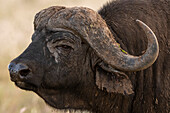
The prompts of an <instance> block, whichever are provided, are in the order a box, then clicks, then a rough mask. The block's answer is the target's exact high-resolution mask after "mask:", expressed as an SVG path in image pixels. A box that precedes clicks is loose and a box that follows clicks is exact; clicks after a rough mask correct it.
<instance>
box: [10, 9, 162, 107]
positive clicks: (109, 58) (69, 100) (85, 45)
mask: <svg viewBox="0 0 170 113" xmlns="http://www.w3.org/2000/svg"><path fill="white" fill-rule="evenodd" d="M137 23H138V24H139V25H140V26H141V27H142V28H143V30H144V31H145V33H146V35H147V38H148V47H147V50H146V52H145V53H144V54H143V55H141V56H132V55H129V54H128V53H125V52H122V49H121V47H120V45H119V44H118V43H117V42H116V41H115V38H114V36H113V35H112V33H111V31H110V30H109V28H108V26H107V24H106V22H105V21H104V20H103V19H102V18H101V16H100V15H99V14H98V13H97V12H95V11H93V10H91V9H88V8H84V7H73V8H65V7H50V8H48V9H44V10H42V11H40V12H39V13H38V14H37V15H36V16H35V20H34V30H35V32H34V34H33V36H32V42H31V44H30V45H29V46H28V48H27V49H26V50H25V51H24V52H23V53H22V54H21V55H20V56H18V57H17V58H15V59H14V60H13V61H11V63H10V65H9V71H10V76H11V80H12V81H13V82H15V84H16V85H17V86H18V87H20V88H21V89H25V90H31V91H34V92H35V93H37V94H38V95H39V96H41V97H42V98H43V99H44V100H45V101H46V102H47V103H48V104H49V105H51V106H53V107H55V108H58V109H69V108H72V109H88V110H90V109H93V108H92V107H93V106H94V105H95V102H97V101H98V100H97V96H98V95H102V93H103V92H109V93H113V92H115V93H122V94H131V93H133V90H132V85H131V81H130V80H129V78H128V76H127V75H126V74H124V73H123V71H139V70H143V69H146V68H147V67H149V66H150V65H152V64H153V63H154V61H155V60H156V58H157V56H158V51H159V48H158V43H157V39H156V37H155V35H154V33H153V32H152V31H151V29H150V28H148V27H147V26H146V25H145V24H144V23H143V22H141V21H139V20H137ZM125 29H126V28H125ZM108 73H110V74H108ZM103 90H104V91H103ZM94 97H95V98H94Z"/></svg>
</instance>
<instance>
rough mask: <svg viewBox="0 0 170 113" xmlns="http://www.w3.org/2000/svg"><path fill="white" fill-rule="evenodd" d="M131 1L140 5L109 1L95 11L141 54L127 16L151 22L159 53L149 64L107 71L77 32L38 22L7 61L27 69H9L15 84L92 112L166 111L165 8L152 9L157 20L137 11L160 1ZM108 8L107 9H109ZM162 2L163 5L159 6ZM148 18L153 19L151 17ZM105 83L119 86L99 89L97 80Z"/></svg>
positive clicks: (57, 104)
mask: <svg viewBox="0 0 170 113" xmlns="http://www.w3.org/2000/svg"><path fill="white" fill-rule="evenodd" d="M135 3H136V4H140V6H141V7H142V8H140V7H139V6H138V5H136V7H135V5H134V4H133V3H131V2H124V3H123V2H122V1H121V2H115V3H114V2H113V3H111V4H110V5H107V6H105V7H104V8H102V9H101V10H100V11H99V14H100V15H101V16H102V17H103V18H104V19H105V20H106V23H107V24H108V27H109V29H111V31H112V33H113V35H114V36H115V38H116V41H118V43H120V44H121V46H122V48H123V49H124V50H126V51H127V52H128V53H130V54H133V55H140V54H142V52H143V51H144V50H145V49H146V45H147V43H146V42H147V39H146V38H144V37H145V34H144V33H143V32H142V31H141V29H139V27H138V26H137V25H136V24H134V22H133V21H131V19H133V18H139V19H141V20H144V21H145V22H146V24H148V25H150V26H152V29H153V31H154V32H155V33H156V35H157V38H158V41H159V43H160V56H161V57H159V58H158V60H157V61H156V63H154V64H153V66H151V67H150V68H148V69H146V70H143V71H139V72H124V71H120V70H113V71H110V70H107V69H105V68H103V67H102V66H101V65H99V63H101V62H102V63H104V64H105V62H103V61H102V60H101V58H99V57H98V56H97V55H96V53H95V52H94V50H93V49H92V48H91V47H90V46H89V44H88V43H87V42H86V41H85V40H83V38H82V37H81V36H80V35H77V33H75V32H69V31H67V30H59V31H57V30H56V31H51V30H50V29H48V28H47V27H44V26H43V25H42V24H40V25H38V27H37V26H35V32H34V34H33V36H32V42H31V44H30V45H29V46H28V48H27V49H26V50H25V51H24V52H23V53H22V54H21V55H20V56H19V57H17V58H16V59H14V60H13V61H11V62H12V63H14V64H19V63H20V64H23V65H26V66H27V67H28V68H29V69H26V70H23V71H20V72H19V75H17V76H16V75H15V74H12V73H11V80H12V81H13V82H15V84H16V85H17V86H18V87H20V88H21V89H25V90H30V91H34V92H35V93H37V94H38V95H39V96H41V97H42V98H43V99H44V100H45V101H46V103H47V104H49V105H50V106H52V107H54V108H57V109H79V110H89V111H93V112H96V113H156V112H157V113H161V112H162V113H168V101H167V100H168V98H169V97H168V96H167V95H168V94H169V90H168V86H169V85H168V80H169V78H168V76H169V75H168V73H169V71H168V66H169V64H168V61H166V60H168V59H167V56H168V52H169V51H168V46H167V45H168V44H167V42H168V40H169V37H168V36H167V34H166V33H165V32H168V28H169V26H168V25H167V26H168V28H164V26H162V25H164V24H167V23H166V22H165V20H166V19H167V18H168V17H167V18H166V16H165V15H164V14H166V13H165V12H161V13H160V12H159V11H160V10H155V12H157V13H155V15H158V14H160V15H161V16H163V17H164V19H165V20H164V21H161V20H162V17H161V16H160V15H158V16H156V17H155V16H153V15H154V14H153V12H152V11H150V10H149V11H148V13H149V14H150V15H149V14H148V15H144V16H142V17H141V15H140V14H143V12H144V13H145V9H147V8H148V9H150V8H153V9H154V6H156V7H157V8H158V9H159V8H162V6H157V4H156V2H153V3H155V5H153V4H152V5H146V3H145V2H144V3H143V2H142V3H138V2H135ZM149 3H150V2H148V4H149ZM167 3H169V2H167ZM150 4H151V3H150ZM125 6H126V7H125ZM132 6H133V7H132ZM112 7H113V10H112V11H110V9H111V8H112ZM128 7H129V8H128ZM166 7H167V5H165V6H164V8H165V9H164V10H166ZM133 8H134V9H133ZM118 9H120V12H119V10H118ZM127 10H128V11H129V12H127ZM121 11H122V12H123V13H122V12H121ZM166 11H167V10H166ZM111 12H112V13H111ZM125 12H126V13H125ZM167 12H168V11H167ZM42 13H43V12H42ZM133 13H136V15H134V14H133ZM50 14H51V13H50ZM112 14H114V17H113V16H111V15H112ZM124 14H127V15H124ZM138 14H139V15H138ZM129 15H130V16H129ZM111 17H113V18H112V19H111ZM154 17H155V18H157V19H156V20H152V18H154ZM46 21H48V19H47V20H46V19H45V20H43V23H46ZM157 21H159V22H157ZM155 23H158V24H155ZM126 28H127V29H126ZM134 29H135V30H134ZM160 29H161V31H159V30H160ZM135 31H136V32H135ZM168 33H169V32H168ZM166 40H167V41H166ZM165 59H166V60H165ZM105 65H106V67H107V66H108V65H107V64H105ZM108 69H109V68H108ZM100 77H101V78H102V79H101V78H100ZM131 82H132V83H131ZM107 83H113V85H116V86H118V88H117V89H120V90H121V91H117V92H114V91H113V92H112V91H111V92H108V91H107V89H106V88H103V87H101V88H100V85H101V84H104V85H106V86H107V87H109V85H110V84H109V85H108V84H107ZM120 83H122V84H125V86H126V87H125V86H124V85H123V88H124V89H123V88H122V87H121V85H122V84H120ZM117 84H118V85H117ZM119 84H120V86H119ZM132 86H133V88H132ZM111 90H113V89H111ZM132 90H133V91H134V92H133V91H132ZM128 91H129V92H128Z"/></svg>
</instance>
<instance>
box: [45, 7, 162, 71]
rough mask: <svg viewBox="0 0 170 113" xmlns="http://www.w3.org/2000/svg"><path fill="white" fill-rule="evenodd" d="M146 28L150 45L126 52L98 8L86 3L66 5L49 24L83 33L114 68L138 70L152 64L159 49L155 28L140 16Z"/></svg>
mask: <svg viewBox="0 0 170 113" xmlns="http://www.w3.org/2000/svg"><path fill="white" fill-rule="evenodd" d="M136 21H137V22H138V23H139V25H140V26H141V27H142V29H143V30H144V31H145V33H146V35H147V38H148V47H147V50H146V52H145V53H144V54H143V55H141V56H133V55H129V54H125V53H123V52H122V49H121V48H120V47H119V44H118V43H117V42H116V40H115V38H114V37H113V35H112V33H111V32H110V30H109V28H108V26H107V24H106V22H105V20H103V19H102V17H101V16H100V15H99V14H98V13H97V12H95V11H93V10H91V9H89V8H84V7H73V8H66V9H62V10H60V11H58V12H56V13H55V14H54V15H53V16H52V17H51V18H50V19H49V20H48V23H47V25H46V28H47V29H49V30H52V31H57V30H58V28H62V29H67V31H71V32H72V33H73V34H75V35H77V36H80V37H81V38H82V39H83V40H86V41H87V43H88V44H89V45H90V46H91V47H92V48H93V49H94V50H95V52H96V53H97V55H98V56H99V57H100V58H101V59H102V60H104V61H105V62H106V63H108V64H110V65H111V66H112V67H113V68H116V69H119V70H124V71H138V70H142V69H146V68H147V67H149V66H151V65H152V64H153V63H154V62H155V60H156V58H157V57H158V53H159V46H158V42H157V38H156V36H155V34H154V33H153V32H152V30H151V29H150V28H149V27H148V26H147V25H146V24H144V23H143V22H142V21H140V20H136Z"/></svg>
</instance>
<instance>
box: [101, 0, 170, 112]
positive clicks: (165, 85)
mask: <svg viewBox="0 0 170 113" xmlns="http://www.w3.org/2000/svg"><path fill="white" fill-rule="evenodd" d="M99 14H100V15H101V16H102V17H103V18H104V19H105V20H106V23H107V24H108V26H109V28H110V29H111V31H112V32H113V34H114V36H115V37H116V40H117V41H118V43H120V44H121V47H122V48H123V49H125V50H126V51H128V53H130V54H133V55H140V54H142V53H143V52H144V51H145V49H146V44H147V39H146V38H145V39H143V37H145V34H144V33H143V32H142V31H141V29H140V28H138V26H137V25H136V24H135V22H134V20H135V19H140V20H142V21H143V22H145V23H146V24H147V25H148V26H149V27H150V28H151V29H152V30H153V31H154V33H155V34H156V36H157V39H158V42H159V47H160V53H159V57H158V59H157V61H156V62H155V63H154V64H153V65H152V66H151V67H150V68H148V69H146V70H144V71H140V72H134V73H128V76H129V77H130V79H131V81H132V82H133V86H134V91H135V95H134V96H133V98H132V99H130V101H128V100H127V99H123V97H122V104H123V103H124V104H125V103H126V107H127V108H124V107H125V106H124V107H123V106H122V109H129V108H130V109H129V112H132V113H168V112H169V111H168V110H169V103H168V100H169V99H170V84H169V81H170V69H169V68H170V58H169V55H170V48H169V46H170V34H169V33H170V1H168V0H167V1H166V0H165V1H164V0H162V1H160V0H149V1H148V0H147V1H144V0H136V1H135V0H129V1H125V0H121V1H119V2H114V3H111V4H107V5H106V6H104V7H103V8H102V9H101V10H100V11H99ZM119 102H121V99H120V100H119ZM124 112H125V111H124ZM117 113H119V112H117Z"/></svg>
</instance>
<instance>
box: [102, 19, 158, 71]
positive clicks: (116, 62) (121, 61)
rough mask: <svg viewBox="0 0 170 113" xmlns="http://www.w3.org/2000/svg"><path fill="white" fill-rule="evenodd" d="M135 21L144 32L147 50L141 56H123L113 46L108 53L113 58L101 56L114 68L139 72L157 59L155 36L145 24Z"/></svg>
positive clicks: (119, 50) (118, 49)
mask: <svg viewBox="0 0 170 113" xmlns="http://www.w3.org/2000/svg"><path fill="white" fill-rule="evenodd" d="M136 21H137V22H138V24H139V25H140V27H141V28H142V29H143V30H144V32H145V33H146V36H147V38H148V46H147V50H146V52H145V53H144V54H143V55H141V56H132V55H129V54H124V53H123V52H122V51H121V49H120V48H118V47H115V46H114V45H113V47H111V50H110V51H109V52H110V56H113V57H112V58H111V57H108V58H106V57H105V56H103V58H104V57H105V58H104V59H105V61H106V62H107V63H108V64H110V65H111V66H113V67H114V68H117V69H120V70H124V71H139V70H143V69H146V68H148V67H149V66H151V65H152V64H153V63H154V62H155V60H156V59H157V57H158V54H159V45H158V41H157V38H156V36H155V34H154V33H153V31H152V30H151V29H150V28H149V27H148V26H147V25H146V24H145V23H143V22H142V21H140V20H136ZM113 48H114V49H113ZM112 54H113V55H112ZM100 55H102V54H100Z"/></svg>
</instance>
